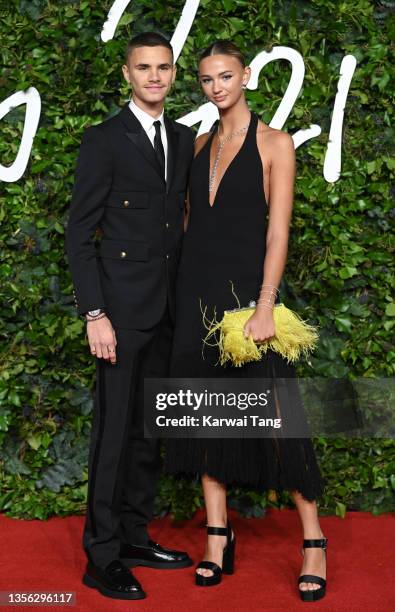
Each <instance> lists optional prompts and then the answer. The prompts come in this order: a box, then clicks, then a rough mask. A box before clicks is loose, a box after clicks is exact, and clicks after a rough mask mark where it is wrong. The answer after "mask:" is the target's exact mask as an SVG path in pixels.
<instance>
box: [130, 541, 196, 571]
mask: <svg viewBox="0 0 395 612" xmlns="http://www.w3.org/2000/svg"><path fill="white" fill-rule="evenodd" d="M120 557H121V560H122V561H123V563H125V564H126V565H128V567H135V566H136V565H145V566H147V567H153V568H156V569H179V568H181V567H190V566H191V565H192V563H193V562H192V559H191V558H190V557H189V556H188V554H187V553H186V552H181V551H179V550H169V549H168V548H162V546H160V545H159V544H157V543H156V542H153V541H152V540H148V543H147V544H146V545H145V546H140V545H136V544H123V545H122V546H121V554H120Z"/></svg>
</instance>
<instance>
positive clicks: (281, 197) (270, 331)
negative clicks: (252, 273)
mask: <svg viewBox="0 0 395 612" xmlns="http://www.w3.org/2000/svg"><path fill="white" fill-rule="evenodd" d="M257 142H258V148H259V150H260V152H261V150H266V151H267V150H270V151H271V160H270V175H269V177H270V178H269V182H270V190H269V194H270V195H269V198H270V199H269V222H268V228H267V235H266V255H265V261H264V266H263V282H262V288H261V292H260V296H259V300H258V304H257V308H256V309H255V313H254V314H253V315H252V317H251V318H250V319H249V320H248V321H247V323H246V325H245V328H244V331H245V335H246V336H247V337H248V335H249V334H250V333H251V334H252V337H253V339H254V340H258V341H263V340H266V339H267V338H270V337H271V336H273V335H274V331H275V330H274V320H273V304H274V300H275V294H274V293H273V292H271V291H270V290H273V291H274V289H273V288H278V286H279V284H280V281H281V278H282V275H283V272H284V269H285V264H286V260H287V252H288V236H289V225H290V221H291V215H292V206H293V197H294V183H295V166H296V163H295V147H294V143H293V139H292V137H291V136H290V135H289V134H287V133H286V132H281V131H277V130H276V131H275V132H272V133H271V134H270V136H267V137H266V143H265V149H263V148H262V149H261V146H260V139H259V138H258V141H257ZM261 155H262V153H261Z"/></svg>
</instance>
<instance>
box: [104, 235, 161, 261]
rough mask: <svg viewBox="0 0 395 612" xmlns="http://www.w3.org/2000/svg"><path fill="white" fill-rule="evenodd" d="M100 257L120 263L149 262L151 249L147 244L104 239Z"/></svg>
mask: <svg viewBox="0 0 395 612" xmlns="http://www.w3.org/2000/svg"><path fill="white" fill-rule="evenodd" d="M99 253H100V257H107V258H110V259H118V260H119V261H123V260H126V261H148V260H149V247H148V244H146V243H145V242H134V241H131V240H109V239H107V238H103V239H102V241H101V243H100V247H99Z"/></svg>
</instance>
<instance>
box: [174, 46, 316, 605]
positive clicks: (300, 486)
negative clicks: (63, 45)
mask: <svg viewBox="0 0 395 612" xmlns="http://www.w3.org/2000/svg"><path fill="white" fill-rule="evenodd" d="M249 77H250V68H248V67H246V65H245V61H244V58H243V56H242V54H241V52H240V51H239V49H238V48H237V47H236V46H235V45H234V44H233V43H231V42H229V41H217V42H216V43H214V44H213V45H211V46H210V47H209V48H208V49H206V51H205V52H204V53H203V55H202V57H201V59H200V62H199V78H200V83H201V85H202V88H203V92H204V94H205V95H206V97H207V99H208V100H209V101H211V102H213V103H214V104H215V105H216V106H217V108H218V111H219V115H220V120H219V122H216V124H214V126H213V128H212V130H211V131H210V133H207V134H203V135H201V136H200V137H199V138H197V140H196V146H195V158H194V161H193V164H192V168H191V175H190V184H189V198H188V215H187V216H188V218H187V227H186V233H185V236H184V243H183V251H182V255H181V261H180V267H179V275H178V283H177V298H176V299H177V302H176V303H177V320H176V327H175V336H174V346H173V353H172V360H171V376H173V377H186V378H187V377H199V378H204V377H207V378H208V377H214V378H218V377H221V376H231V377H253V378H258V377H265V378H266V377H271V379H273V380H275V378H276V377H284V378H292V377H295V370H294V367H293V366H292V365H291V364H288V363H287V361H286V360H285V359H283V358H282V357H281V356H279V355H278V354H277V353H274V352H272V351H268V352H267V353H266V355H265V356H264V358H263V359H262V360H261V361H259V362H253V363H248V364H246V365H244V366H243V367H241V368H221V366H219V365H216V364H217V361H218V352H217V351H216V350H215V349H214V348H212V349H211V348H206V349H205V354H204V359H203V358H202V339H203V338H204V336H205V335H206V333H207V331H206V330H205V328H204V325H203V321H202V313H201V309H200V303H202V304H203V305H204V306H206V307H207V313H208V316H209V318H210V313H213V312H214V308H216V314H217V317H218V318H219V319H220V318H221V317H222V314H223V311H224V310H227V309H230V308H234V307H235V304H234V298H233V296H232V293H231V288H230V284H229V280H230V279H231V280H232V282H233V284H234V288H235V292H236V294H237V296H238V298H239V300H240V303H241V305H242V306H247V305H248V304H249V302H250V300H251V299H254V300H257V307H256V309H255V312H254V314H253V315H252V316H251V318H250V319H249V321H248V322H247V324H246V326H245V333H246V334H247V335H248V334H252V337H253V338H254V340H257V341H259V340H260V341H262V340H265V339H267V338H269V337H271V336H273V335H274V320H273V304H274V303H276V302H278V301H279V297H278V292H277V287H278V286H279V284H280V281H281V277H282V274H283V271H284V267H285V263H286V258H287V247H288V233H289V223H290V219H291V212H292V205H293V188H294V178H295V150H294V145H293V140H292V137H291V136H290V135H289V134H287V133H286V132H282V131H281V130H277V129H273V128H270V127H269V126H268V125H266V124H264V123H263V122H262V121H260V120H259V119H258V117H257V115H256V114H255V113H251V112H250V110H249V108H248V106H247V103H246V100H245V96H244V88H245V86H246V84H247V82H248V79H249ZM277 409H278V410H279V411H280V413H281V410H282V406H279V407H277ZM282 416H284V414H283V415H282ZM165 468H166V471H167V472H168V473H173V474H176V473H178V474H185V473H192V474H199V475H200V476H201V478H202V485H203V491H204V499H205V505H206V511H207V525H208V530H207V531H208V538H207V545H206V551H205V555H204V561H203V562H202V563H200V564H199V565H198V566H197V568H196V584H198V585H200V586H211V585H214V584H218V583H219V582H220V580H221V577H222V573H233V559H234V550H235V544H236V538H235V534H234V533H233V531H232V529H231V527H230V525H229V523H228V521H227V512H226V485H227V484H231V483H235V484H236V483H237V484H242V485H243V484H244V485H250V486H253V487H256V488H258V489H263V490H264V489H276V490H282V489H287V490H290V491H292V495H293V499H294V501H295V504H296V506H297V509H298V511H299V515H300V518H301V523H302V527H303V538H304V541H303V548H302V549H301V550H302V553H303V555H304V560H303V566H302V569H301V574H300V576H303V578H302V579H301V578H300V577H299V592H300V596H301V598H302V599H304V600H310V601H312V600H316V599H320V598H321V597H323V596H324V594H325V582H326V581H325V578H326V543H327V540H326V539H325V538H324V535H323V533H322V531H321V528H320V524H319V520H318V514H317V505H316V501H315V500H316V498H317V497H319V496H320V495H321V494H322V492H323V488H324V481H323V479H322V477H321V474H320V471H319V468H318V465H317V462H316V458H315V454H314V450H313V446H312V443H311V440H310V439H308V438H302V439H296V438H288V439H287V438H282V439H281V438H277V439H276V438H260V439H233V438H232V439H229V438H224V439H215V440H214V439H196V438H188V439H173V440H168V442H167V452H166V463H165ZM224 536H225V537H224Z"/></svg>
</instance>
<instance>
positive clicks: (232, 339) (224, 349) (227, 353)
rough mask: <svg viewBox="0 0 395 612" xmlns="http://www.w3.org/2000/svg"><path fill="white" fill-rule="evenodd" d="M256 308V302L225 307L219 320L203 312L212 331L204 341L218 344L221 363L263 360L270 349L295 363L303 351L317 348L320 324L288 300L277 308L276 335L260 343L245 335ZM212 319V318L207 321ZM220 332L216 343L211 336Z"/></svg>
mask: <svg viewBox="0 0 395 612" xmlns="http://www.w3.org/2000/svg"><path fill="white" fill-rule="evenodd" d="M254 312H255V307H254V306H249V307H247V308H236V309H235V310H225V312H224V316H223V318H222V320H221V321H220V322H219V323H218V322H217V321H216V320H215V319H214V321H208V319H207V317H206V316H205V312H204V313H203V321H204V325H205V327H206V329H207V330H208V334H207V336H206V337H205V339H204V343H205V344H207V345H209V346H218V347H219V354H220V358H219V361H220V364H221V365H224V364H225V363H226V362H227V361H230V362H231V363H232V364H233V365H234V366H242V365H243V364H245V363H248V362H249V361H259V360H260V359H261V358H262V356H263V355H264V354H265V353H266V352H267V350H268V349H272V350H273V351H276V352H277V353H279V354H280V355H282V356H283V357H284V358H285V359H287V361H288V363H289V362H292V363H294V362H295V361H297V360H298V359H299V357H300V356H301V354H302V353H304V354H305V355H306V356H307V355H308V353H309V352H310V351H313V350H314V348H315V346H316V344H317V341H318V337H319V336H318V331H317V329H318V328H317V327H314V326H313V325H309V324H308V323H307V322H306V321H303V319H301V317H300V316H299V315H298V314H297V313H296V312H294V311H293V310H290V309H289V308H287V307H286V306H285V305H284V304H282V303H280V304H276V305H275V306H274V308H273V318H274V327H275V335H274V336H273V337H272V338H268V339H267V340H265V341H264V342H259V343H256V342H254V340H253V339H252V337H251V335H250V336H249V338H245V336H244V325H245V324H246V323H247V321H248V319H249V318H250V317H251V315H252V314H253V313H254ZM207 321H208V322H207ZM217 332H219V338H218V339H217V340H215V339H214V343H210V342H209V340H210V339H213V338H214V335H215V334H216V333H217Z"/></svg>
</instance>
